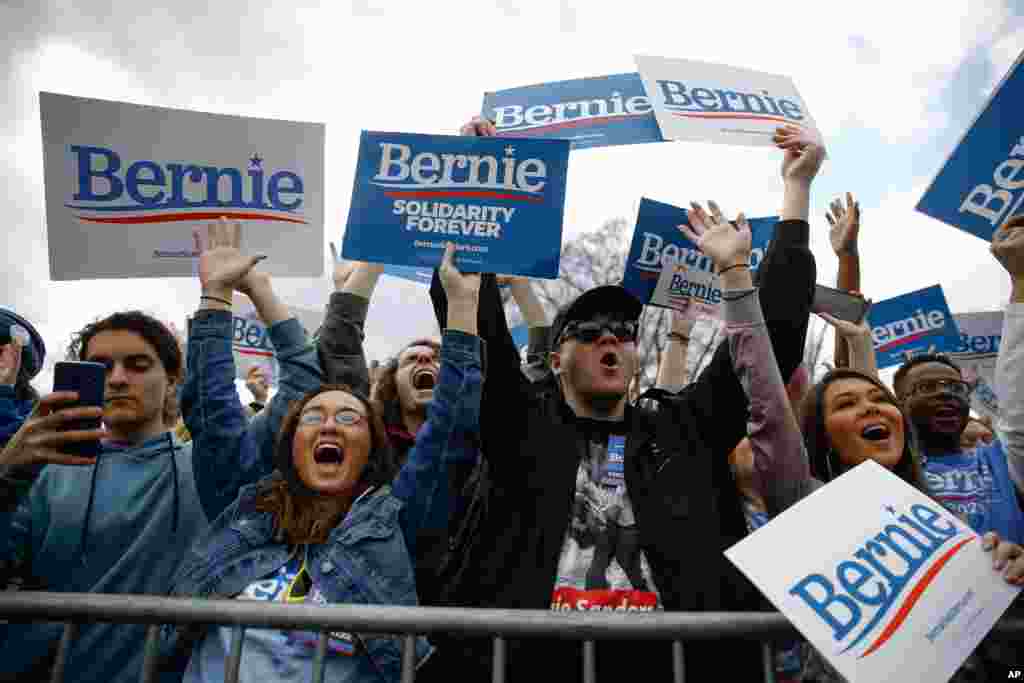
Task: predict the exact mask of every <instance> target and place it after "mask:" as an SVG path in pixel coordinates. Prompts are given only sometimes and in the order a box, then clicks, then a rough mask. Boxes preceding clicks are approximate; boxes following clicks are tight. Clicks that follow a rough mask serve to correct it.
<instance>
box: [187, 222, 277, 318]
mask: <svg viewBox="0 0 1024 683" xmlns="http://www.w3.org/2000/svg"><path fill="white" fill-rule="evenodd" d="M192 237H193V239H194V240H195V245H196V251H198V252H200V256H199V282H200V283H201V284H202V287H203V294H205V295H207V296H215V297H217V298H219V299H224V300H226V301H231V293H232V291H233V290H238V291H239V292H242V293H243V294H245V293H247V290H250V291H251V288H250V285H252V284H253V282H252V281H251V280H250V278H249V274H250V271H252V269H253V267H254V266H255V265H256V264H257V263H259V262H260V261H262V260H263V259H265V258H266V257H265V256H245V255H243V254H242V252H241V250H240V249H239V247H240V246H241V243H242V225H241V223H238V222H235V221H228V220H227V219H226V218H221V219H220V220H218V221H217V222H216V223H210V224H209V225H208V226H207V229H206V240H203V238H202V236H201V235H200V232H199V230H195V231H193V233H192Z"/></svg>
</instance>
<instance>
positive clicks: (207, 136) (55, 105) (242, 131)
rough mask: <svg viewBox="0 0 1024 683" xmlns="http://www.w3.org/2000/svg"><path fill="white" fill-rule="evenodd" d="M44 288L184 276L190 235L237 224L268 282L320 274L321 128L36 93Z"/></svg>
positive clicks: (189, 268) (189, 263) (190, 257)
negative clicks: (202, 226)
mask: <svg viewBox="0 0 1024 683" xmlns="http://www.w3.org/2000/svg"><path fill="white" fill-rule="evenodd" d="M39 106H40V111H41V115H42V131H43V169H44V175H45V186H46V234H47V242H48V244H49V250H50V277H51V279H53V280H83V279H97V278H124V277H174V276H188V277H191V276H192V275H193V269H194V263H193V262H194V260H195V257H196V256H197V254H196V253H195V249H194V245H193V240H192V229H193V227H194V226H195V225H196V224H197V223H202V222H204V221H214V220H217V219H218V218H219V217H221V216H224V217H226V218H228V219H229V220H235V221H244V222H245V246H246V251H247V253H251V254H265V255H266V256H267V258H266V260H265V261H263V262H262V263H261V264H260V268H261V269H265V270H266V271H268V272H269V273H271V274H273V275H285V276H292V277H310V276H318V275H322V274H323V262H322V259H321V258H320V253H321V251H320V250H321V249H322V246H321V245H322V244H323V201H324V190H323V176H324V126H323V124H317V123H296V122H292V121H275V120H270V119H257V118H249V117H241V116H223V115H219V114H208V113H204V112H197V111H185V110H180V109H167V108H164V107H147V106H140V105H135V104H127V103H124V102H108V101H105V100H93V99H85V98H81V97H69V96H67V95H57V94H53V93H46V92H44V93H40V95H39Z"/></svg>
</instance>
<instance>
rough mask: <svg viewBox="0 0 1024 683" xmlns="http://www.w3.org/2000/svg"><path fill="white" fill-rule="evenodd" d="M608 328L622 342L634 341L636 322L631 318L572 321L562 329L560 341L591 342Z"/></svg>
mask: <svg viewBox="0 0 1024 683" xmlns="http://www.w3.org/2000/svg"><path fill="white" fill-rule="evenodd" d="M605 330H608V331H609V332H611V333H612V334H613V335H615V338H616V339H618V340H619V341H620V342H622V343H624V344H625V343H626V342H631V341H636V323H635V322H633V321H632V320H586V321H573V322H571V323H569V324H568V325H566V326H565V329H564V330H563V331H562V336H561V341H564V340H566V339H576V340H577V341H580V342H583V343H584V344H592V343H594V342H596V341H597V340H598V339H600V338H601V335H603V334H604V332H605Z"/></svg>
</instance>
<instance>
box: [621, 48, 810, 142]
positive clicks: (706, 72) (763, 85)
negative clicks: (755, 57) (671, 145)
mask: <svg viewBox="0 0 1024 683" xmlns="http://www.w3.org/2000/svg"><path fill="white" fill-rule="evenodd" d="M636 65H637V68H638V69H639V70H640V76H641V77H642V78H643V81H644V87H645V88H646V90H647V95H648V97H650V98H651V104H652V105H653V106H654V114H655V116H656V117H657V119H658V125H659V126H660V128H661V134H662V135H663V136H665V138H666V139H669V140H689V141H692V142H718V143H723V144H727V145H752V146H760V147H766V146H771V145H773V144H774V143H773V142H772V134H773V133H774V132H775V129H776V128H778V127H779V126H781V125H783V124H787V123H788V124H793V125H797V126H802V127H805V128H810V129H813V130H815V131H817V126H816V125H815V124H814V119H812V118H811V114H810V112H809V111H808V110H807V105H806V104H805V103H804V101H803V99H802V98H801V97H800V94H799V93H798V92H797V91H796V86H795V85H793V81H792V80H791V79H790V78H788V77H786V76H776V75H774V74H766V73H761V72H759V71H751V70H749V69H739V68H736V67H733V66H725V65H722V64H708V63H705V62H695V61H692V60H688V59H666V58H664V57H641V56H637V57H636Z"/></svg>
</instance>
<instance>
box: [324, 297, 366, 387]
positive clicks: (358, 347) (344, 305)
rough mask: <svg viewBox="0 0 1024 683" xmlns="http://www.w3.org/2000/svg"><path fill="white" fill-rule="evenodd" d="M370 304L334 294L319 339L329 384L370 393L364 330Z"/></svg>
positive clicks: (325, 377)
mask: <svg viewBox="0 0 1024 683" xmlns="http://www.w3.org/2000/svg"><path fill="white" fill-rule="evenodd" d="M369 306H370V302H369V301H367V300H366V299H364V298H363V297H361V296H357V295H355V294H349V293H348V292H334V293H333V294H331V301H330V303H329V304H328V305H327V316H326V318H324V324H323V327H321V328H320V335H319V337H318V339H317V351H318V353H319V354H320V365H321V367H322V368H323V369H324V379H325V381H326V382H327V383H329V384H347V385H349V386H351V387H352V388H353V389H356V390H358V391H361V392H363V393H366V394H368V393H369V392H370V371H369V369H368V368H367V366H366V354H365V353H364V351H363V339H364V334H363V328H364V326H365V325H366V312H367V309H368V308H369Z"/></svg>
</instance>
